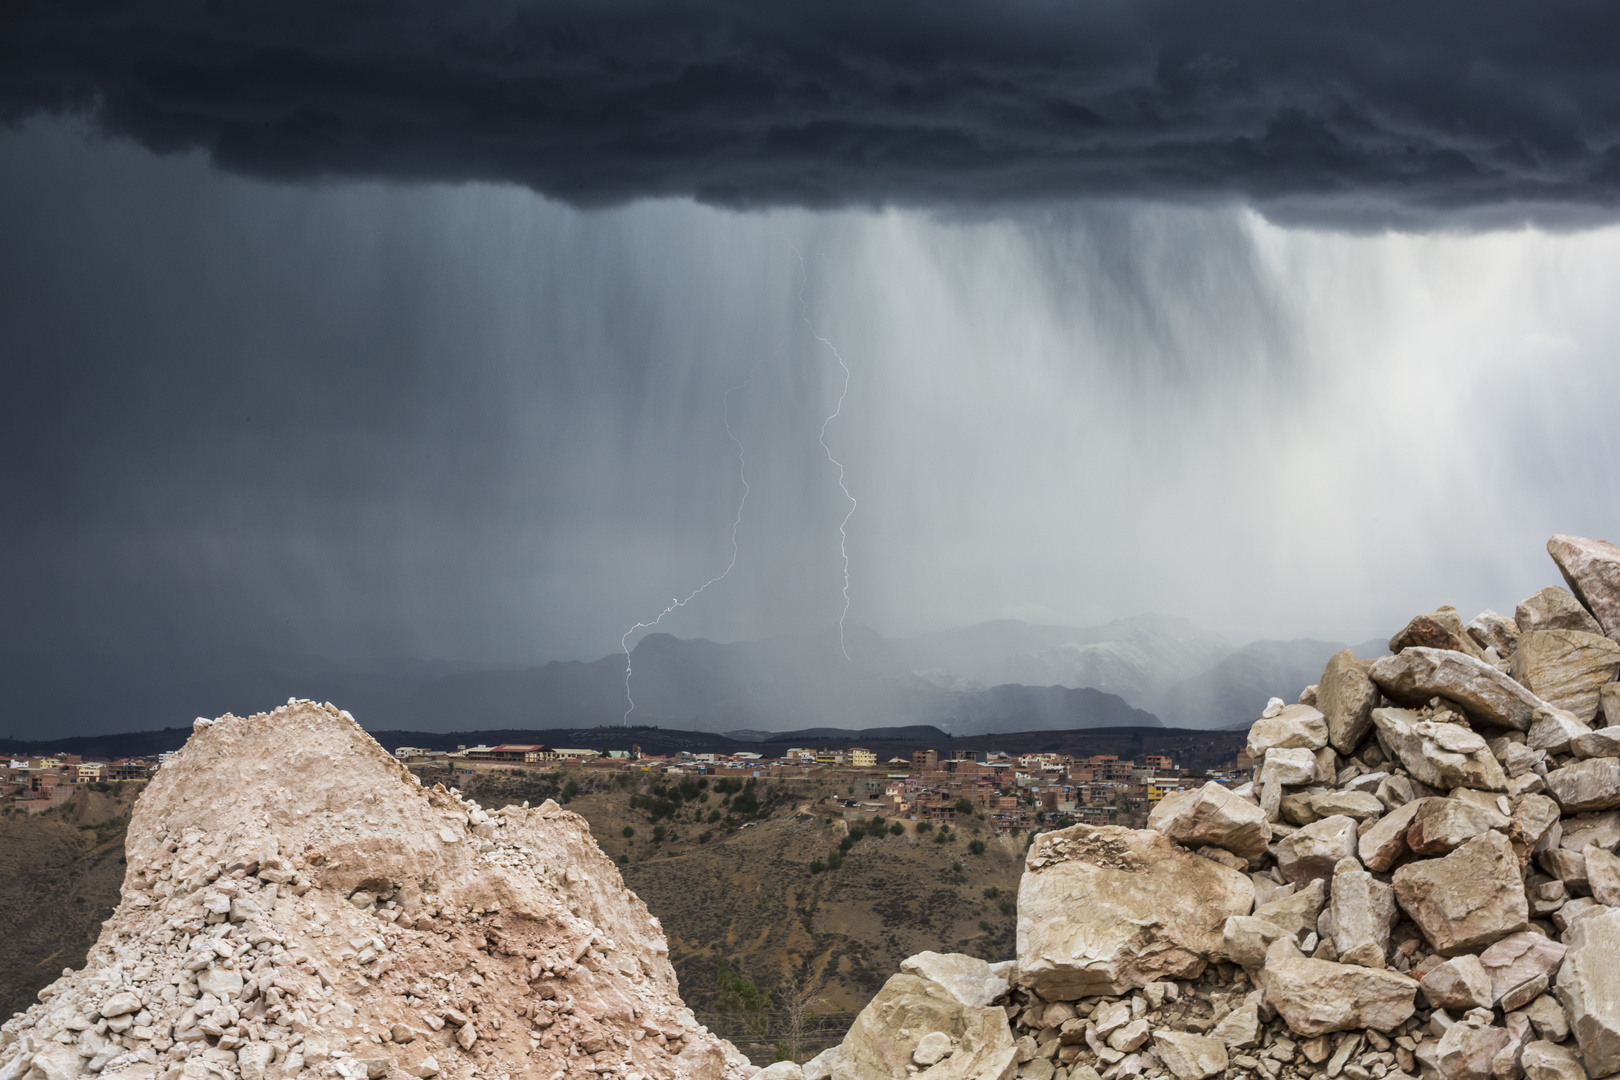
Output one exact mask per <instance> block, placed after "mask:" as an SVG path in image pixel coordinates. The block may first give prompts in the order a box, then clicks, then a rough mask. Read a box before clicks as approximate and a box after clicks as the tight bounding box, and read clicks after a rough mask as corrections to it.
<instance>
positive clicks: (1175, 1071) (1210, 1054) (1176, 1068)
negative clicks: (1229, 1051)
mask: <svg viewBox="0 0 1620 1080" xmlns="http://www.w3.org/2000/svg"><path fill="white" fill-rule="evenodd" d="M1153 1052H1154V1053H1155V1054H1157V1055H1158V1057H1159V1060H1160V1061H1161V1062H1163V1064H1164V1067H1165V1068H1166V1069H1169V1070H1170V1074H1171V1075H1172V1076H1174V1077H1175V1078H1176V1080H1205V1077H1209V1076H1214V1075H1216V1074H1217V1073H1223V1072H1225V1071H1226V1067H1227V1059H1226V1046H1225V1044H1224V1043H1222V1042H1221V1041H1220V1040H1219V1039H1211V1038H1206V1037H1205V1036H1202V1035H1192V1034H1189V1033H1187V1032H1183V1031H1173V1030H1170V1029H1168V1028H1160V1029H1159V1030H1157V1031H1155V1032H1154V1033H1153Z"/></svg>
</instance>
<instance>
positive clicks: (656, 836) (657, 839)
mask: <svg viewBox="0 0 1620 1080" xmlns="http://www.w3.org/2000/svg"><path fill="white" fill-rule="evenodd" d="M668 835H669V830H668V829H666V828H664V827H663V826H662V825H655V826H653V843H655V844H662V843H663V842H664V837H666V836H668Z"/></svg>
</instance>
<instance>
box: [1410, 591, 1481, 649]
mask: <svg viewBox="0 0 1620 1080" xmlns="http://www.w3.org/2000/svg"><path fill="white" fill-rule="evenodd" d="M1413 646H1423V647H1426V648H1430V649H1454V650H1456V651H1457V652H1464V653H1467V654H1468V655H1470V656H1480V655H1483V653H1484V650H1483V649H1481V648H1480V646H1479V642H1477V641H1475V640H1474V639H1473V638H1472V637H1471V636H1470V635H1469V633H1468V631H1467V630H1466V629H1465V628H1464V627H1463V622H1462V616H1460V615H1458V614H1457V609H1456V608H1454V607H1452V606H1451V605H1450V604H1447V605H1446V606H1445V607H1441V608H1436V609H1435V610H1434V611H1432V612H1430V613H1429V614H1427V615H1419V616H1418V617H1417V618H1415V619H1413V620H1412V621H1411V622H1409V623H1407V624H1406V626H1405V627H1404V628H1403V629H1402V630H1401V632H1400V633H1398V634H1396V635H1395V636H1394V637H1392V638H1390V639H1389V651H1390V652H1392V653H1398V652H1400V651H1401V650H1402V649H1410V648H1412V647H1413Z"/></svg>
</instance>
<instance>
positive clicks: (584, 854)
mask: <svg viewBox="0 0 1620 1080" xmlns="http://www.w3.org/2000/svg"><path fill="white" fill-rule="evenodd" d="M334 777H341V783H335V782H334ZM474 829H481V830H483V833H484V834H485V835H483V836H481V837H480V838H479V843H478V844H476V845H475V844H472V843H468V842H465V841H466V840H467V839H468V838H469V837H473V836H474V835H476V834H475V833H474V832H473V830H474ZM446 833H448V834H450V835H451V837H452V838H453V839H454V840H455V842H454V843H446V842H445V841H444V840H443V839H442V837H443V835H444V834H446ZM126 858H127V860H128V865H127V870H126V874H125V879H124V884H123V902H122V903H121V904H120V905H119V907H118V909H117V910H116V911H115V912H114V914H113V916H112V917H111V918H110V919H108V921H107V922H106V924H105V925H104V926H103V928H102V932H101V936H100V938H99V940H98V941H97V943H96V944H95V946H93V947H92V949H91V950H90V953H89V956H88V958H87V962H86V965H85V967H84V969H83V970H81V971H78V972H74V973H72V974H70V975H66V976H64V977H63V978H62V979H60V980H58V981H57V982H56V983H55V984H53V987H52V988H47V989H50V990H51V993H49V994H46V995H45V996H44V1000H42V1001H41V1003H40V1004H39V1005H37V1006H35V1007H34V1008H33V1009H31V1010H30V1011H29V1014H28V1015H27V1016H26V1017H24V1018H23V1022H26V1023H28V1024H30V1025H31V1029H30V1030H31V1031H32V1033H33V1034H32V1037H34V1038H38V1039H41V1040H44V1041H51V1040H53V1039H54V1037H55V1036H56V1035H57V1034H58V1033H62V1032H63V1031H64V1030H65V1026H66V1025H67V1024H68V1023H70V1022H73V1021H75V1020H76V1018H78V1017H79V1015H80V1011H81V1009H83V1008H84V1007H85V1006H86V1005H88V1004H89V1003H92V1002H94V1001H99V1000H102V999H103V998H105V999H106V1001H105V1002H104V1004H105V1005H106V1006H107V1007H109V1008H112V1009H114V1010H117V1009H119V1008H122V1007H123V1005H125V1004H127V1001H125V1000H120V999H119V995H120V994H123V993H129V994H134V995H136V996H137V997H139V998H140V1000H141V1001H142V1002H143V1003H144V1006H143V1008H142V1009H141V1010H140V1013H146V1012H150V1013H151V1017H150V1023H148V1022H147V1021H146V1020H139V1019H138V1017H139V1015H140V1014H139V1013H137V1014H133V1015H132V1014H130V1013H124V1014H123V1015H122V1016H121V1017H120V1018H117V1019H115V1020H114V1021H111V1022H110V1023H109V1025H108V1028H107V1029H106V1030H107V1033H108V1035H111V1036H115V1037H116V1038H118V1039H119V1041H118V1042H114V1041H112V1039H103V1037H102V1036H100V1035H98V1036H97V1038H98V1039H103V1042H102V1044H101V1045H99V1046H97V1047H95V1048H94V1049H93V1052H94V1054H95V1056H94V1057H93V1058H91V1059H90V1060H88V1061H83V1059H80V1058H79V1056H78V1054H79V1048H78V1047H63V1048H62V1049H64V1050H66V1051H68V1052H69V1053H71V1054H72V1055H73V1065H74V1069H73V1072H72V1075H75V1076H76V1075H77V1074H78V1072H79V1071H80V1069H81V1062H82V1068H83V1069H89V1070H93V1071H98V1072H99V1073H100V1075H101V1076H102V1077H103V1078H104V1080H157V1077H158V1076H159V1075H163V1076H167V1077H168V1078H169V1080H203V1078H204V1077H205V1076H207V1075H208V1074H209V1073H210V1072H212V1073H213V1074H215V1075H221V1076H225V1077H233V1078H234V1077H236V1076H241V1077H242V1080H281V1078H283V1077H286V1078H289V1080H290V1078H293V1077H298V1076H303V1077H305V1078H306V1080H315V1078H317V1077H320V1078H321V1080H340V1078H346V1080H381V1078H383V1077H385V1076H392V1077H394V1078H395V1080H402V1078H404V1077H417V1078H426V1077H432V1076H436V1075H440V1074H443V1075H444V1076H446V1077H453V1078H455V1080H468V1078H469V1077H470V1075H471V1071H472V1070H473V1069H474V1068H475V1067H476V1068H477V1069H480V1070H487V1072H486V1073H485V1075H504V1074H510V1075H513V1076H518V1075H533V1076H543V1077H549V1076H552V1075H554V1074H559V1073H562V1072H564V1071H566V1070H572V1069H573V1068H574V1066H575V1064H576V1063H577V1062H579V1061H580V1060H581V1059H580V1058H579V1057H578V1056H577V1055H574V1054H571V1049H572V1048H573V1047H575V1046H578V1047H580V1048H582V1049H585V1050H588V1052H589V1053H591V1054H594V1055H597V1058H596V1062H597V1063H599V1064H601V1065H603V1066H607V1065H609V1064H610V1063H609V1061H608V1058H609V1057H611V1059H612V1061H611V1067H612V1070H613V1071H617V1072H619V1073H620V1074H621V1075H623V1074H625V1073H628V1072H630V1071H636V1072H640V1073H642V1075H644V1076H665V1077H673V1076H676V1075H680V1074H685V1075H687V1076H703V1077H715V1078H724V1080H742V1078H743V1077H744V1076H745V1075H746V1074H747V1073H748V1072H750V1071H751V1070H750V1067H749V1064H748V1060H747V1058H746V1057H744V1056H743V1055H741V1054H740V1053H738V1052H737V1050H736V1049H735V1048H734V1047H732V1046H731V1045H730V1044H729V1043H726V1042H724V1041H722V1040H720V1039H718V1038H716V1037H715V1036H713V1035H711V1034H709V1033H708V1032H707V1031H706V1030H703V1029H701V1028H700V1027H699V1026H698V1025H697V1024H696V1023H695V1022H694V1021H693V1018H692V1014H691V1013H690V1012H689V1011H687V1010H686V1008H685V1006H684V1005H683V1004H682V1003H681V1000H680V996H679V994H678V991H677V988H676V981H675V972H674V969H673V968H672V967H671V966H670V963H669V959H668V946H667V944H666V943H665V941H664V937H663V933H662V931H661V930H660V928H659V926H658V923H657V920H655V919H653V918H652V916H651V914H650V913H649V912H648V911H647V908H646V906H645V905H644V904H643V903H642V902H641V901H640V900H639V899H638V898H637V897H636V896H635V895H634V894H633V893H631V892H629V890H627V889H626V888H625V887H624V884H623V881H622V879H621V878H620V877H619V873H618V869H617V867H616V866H615V865H614V864H613V863H612V862H611V861H609V860H608V858H607V857H606V856H605V855H603V854H602V852H601V850H600V849H599V848H598V847H597V845H596V844H595V842H594V841H593V840H592V839H591V836H590V830H589V828H588V826H587V825H586V823H585V820H584V819H583V818H581V817H579V816H578V815H576V814H572V813H568V812H556V813H552V814H550V815H542V814H541V813H539V812H538V811H533V810H528V809H525V808H521V807H516V806H512V807H507V808H505V809H504V810H502V811H500V812H498V813H495V814H489V813H486V812H485V811H483V810H482V809H481V808H478V807H476V806H474V805H472V804H470V803H468V802H466V801H464V800H462V799H461V798H459V797H458V796H456V795H455V794H453V793H451V792H448V791H445V790H443V789H442V788H435V789H433V790H428V789H424V788H423V787H422V786H421V784H420V783H419V782H418V781H417V780H416V778H415V777H413V776H412V775H411V774H410V773H409V772H408V771H407V770H406V769H405V768H404V766H402V765H400V764H399V763H398V762H396V761H395V760H394V759H393V757H392V756H391V755H389V754H388V753H387V752H386V751H385V750H383V749H382V748H381V747H380V746H378V745H377V744H376V742H375V741H374V740H373V739H372V738H371V737H370V736H369V735H367V734H366V733H365V732H364V731H362V730H361V729H360V728H359V726H358V725H356V724H355V723H354V721H353V720H352V719H350V718H349V717H348V716H347V715H346V714H342V713H339V712H338V711H337V710H336V709H334V708H332V707H330V706H321V705H316V704H314V703H311V702H294V703H292V704H289V705H288V706H286V707H284V708H280V709H277V710H275V712H273V713H269V714H264V715H259V716H253V717H248V718H237V717H231V716H227V717H223V718H221V719H220V720H218V721H215V722H209V723H199V724H197V725H195V727H194V734H193V735H192V737H191V739H190V741H189V742H188V743H187V744H186V746H185V747H184V748H183V749H182V750H181V751H180V752H179V753H178V754H176V755H175V756H174V757H173V758H172V759H171V760H169V761H168V762H166V763H165V764H164V766H163V768H162V769H161V770H159V771H158V773H157V774H156V775H155V776H154V777H153V779H152V781H151V782H150V784H149V785H148V786H147V788H146V790H145V792H144V793H143V794H142V795H141V798H140V800H139V801H138V802H137V803H136V805H135V811H134V815H133V818H132V819H131V821H130V824H129V828H128V831H127V838H126ZM357 893H366V894H369V897H357ZM351 898H357V899H361V900H363V901H364V903H363V905H362V906H356V904H355V902H354V900H353V899H351ZM233 919H240V921H232V920H233ZM419 926H420V927H422V928H420V929H419V928H418V927H419ZM542 961H543V962H542ZM474 974H477V975H478V978H479V979H480V980H482V985H481V986H478V985H476V984H474V983H471V982H469V981H468V979H469V977H470V976H472V975H474ZM193 980H194V981H193ZM177 989H178V990H181V991H182V992H183V993H182V994H181V995H179V996H176V995H175V994H174V992H175V991H176V990H177ZM109 990H111V991H113V992H112V993H108V992H107V991H109ZM451 994H454V995H455V998H456V1000H457V1002H458V1004H461V1007H463V1008H467V1009H468V1010H469V1011H468V1013H462V1014H460V1018H461V1022H460V1023H456V1024H454V1025H451V1024H447V1023H446V1022H445V1020H444V1019H442V1018H441V1017H440V1016H439V1015H433V1016H432V1019H433V1023H428V1022H427V1017H426V1016H425V1015H424V1013H423V1011H422V1009H423V1007H422V1005H421V1001H422V999H424V998H425V999H427V1000H429V1001H431V1000H433V999H434V998H435V997H436V998H438V1000H439V1001H441V1002H444V1001H448V1000H449V995H451ZM165 995H167V996H165ZM199 995H200V1001H201V1002H202V1003H204V1005H203V1011H201V1012H199V1011H198V1009H197V1008H195V1007H193V1006H195V1005H197V1004H198V1002H199ZM563 1001H566V1002H567V1003H568V1004H569V1006H570V1011H568V1012H562V1011H560V1006H561V1005H562V1004H563ZM462 1003H465V1004H462ZM216 1006H218V1007H217V1008H216ZM261 1006H263V1009H264V1011H258V1012H256V1014H255V1018H253V1019H251V1020H250V1021H249V1022H246V1023H242V1024H240V1026H239V1024H238V1021H239V1019H240V1018H244V1017H247V1016H248V1014H249V1013H250V1010H259V1009H260V1007H261ZM552 1009H557V1010H558V1011H551V1010H552ZM210 1010H212V1011H210ZM444 1011H445V1013H446V1015H449V1014H450V1013H454V1012H455V1011H456V1010H454V1009H447V1010H444ZM469 1014H470V1015H469ZM997 1015H998V1016H1000V1017H1003V1021H1002V1022H1003V1026H1005V1019H1004V1014H1003V1013H1001V1012H1000V1011H999V1010H998V1011H997ZM530 1017H544V1018H545V1019H546V1020H547V1021H549V1023H547V1024H545V1025H544V1030H545V1032H546V1034H545V1038H544V1040H537V1042H539V1045H534V1046H531V1041H530V1038H529V1034H528V1032H529V1031H530V1030H531V1028H530V1026H529V1024H528V1023H526V1022H525V1021H526V1020H527V1019H528V1018H530ZM132 1019H133V1020H136V1021H137V1022H135V1023H134V1024H133V1026H130V1027H127V1028H126V1029H125V1031H124V1033H123V1034H122V1035H117V1029H116V1028H115V1027H114V1026H113V1025H114V1024H119V1025H122V1024H123V1022H124V1021H125V1020H132ZM537 1023H538V1021H537ZM361 1024H364V1025H365V1027H364V1028H363V1029H361V1028H360V1025H361ZM424 1024H426V1025H427V1026H428V1027H434V1026H435V1024H436V1025H437V1028H438V1029H440V1030H438V1031H437V1032H436V1034H435V1036H434V1037H433V1041H432V1045H431V1054H430V1053H429V1052H428V1049H429V1048H428V1047H427V1046H426V1045H425V1044H426V1043H427V1041H428V1040H427V1038H426V1037H425V1036H424V1037H422V1038H409V1039H407V1040H405V1041H400V1040H398V1039H396V1038H395V1037H394V1033H395V1031H396V1030H403V1031H405V1032H407V1034H408V1033H409V1032H410V1031H411V1030H413V1029H416V1028H419V1027H420V1026H422V1025H424ZM361 1030H365V1031H369V1032H375V1033H378V1036H379V1037H380V1039H381V1041H380V1042H375V1043H374V1042H371V1041H366V1042H364V1043H361V1042H360V1041H358V1040H356V1042H354V1043H351V1042H350V1037H351V1036H352V1035H358V1034H359V1033H360V1031H361ZM160 1031H161V1033H162V1035H161V1039H162V1040H163V1042H164V1043H167V1041H168V1039H169V1037H170V1036H171V1035H172V1036H173V1037H174V1038H173V1041H174V1049H172V1050H168V1051H167V1053H166V1055H165V1056H164V1057H162V1058H161V1060H159V1059H155V1058H154V1057H153V1056H152V1055H153V1051H152V1050H151V1049H149V1048H148V1049H146V1050H145V1051H144V1053H146V1054H147V1055H148V1057H147V1058H146V1059H144V1060H143V1059H141V1058H139V1057H138V1054H139V1053H142V1052H143V1051H141V1050H138V1049H137V1044H144V1043H147V1042H148V1041H149V1040H155V1039H156V1038H157V1037H158V1033H159V1032H160ZM145 1032H151V1034H150V1035H147V1034H144V1033H145ZM649 1033H652V1034H653V1035H654V1036H655V1037H652V1038H647V1037H645V1036H646V1035H647V1034H649ZM458 1036H459V1041H457V1039H458ZM475 1036H476V1039H475V1038H474V1037H475ZM615 1036H617V1041H615ZM637 1036H641V1037H639V1038H638V1037H637ZM227 1039H228V1040H229V1041H227ZM214 1040H218V1042H219V1043H220V1045H218V1046H215V1045H211V1043H212V1042H213V1041H214ZM299 1040H301V1041H299ZM6 1042H7V1040H6V1039H5V1038H4V1037H0V1071H3V1070H4V1068H5V1067H6V1066H7V1064H8V1060H7V1059H8V1058H10V1057H14V1056H15V1055H14V1054H13V1052H12V1049H11V1048H10V1047H7V1046H6V1045H5V1044H6ZM125 1043H127V1045H124V1044H125ZM51 1045H53V1046H55V1045H59V1044H57V1043H55V1042H51ZM469 1047H470V1050H471V1052H470V1053H469V1052H468V1049H467V1048H469ZM272 1053H273V1055H274V1056H273V1057H272V1056H271V1055H272ZM435 1059H437V1060H435ZM441 1062H442V1063H443V1067H442V1068H441V1065H440V1063H441ZM158 1065H161V1071H159V1070H158V1068H157V1066H158ZM35 1066H36V1067H38V1061H37V1060H36V1061H35ZM46 1071H48V1070H46ZM604 1071H607V1070H606V1069H604ZM58 1080H71V1078H70V1076H69V1075H68V1074H67V1073H65V1072H64V1074H63V1075H62V1076H61V1077H59V1078H58Z"/></svg>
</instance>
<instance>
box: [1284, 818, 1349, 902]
mask: <svg viewBox="0 0 1620 1080" xmlns="http://www.w3.org/2000/svg"><path fill="white" fill-rule="evenodd" d="M1355 857H1356V820H1355V818H1350V817H1345V816H1343V815H1336V816H1334V817H1325V818H1322V819H1321V820H1320V821H1313V822H1311V823H1310V824H1309V825H1307V826H1305V827H1304V828H1302V829H1299V830H1296V831H1295V832H1292V833H1289V834H1288V835H1287V836H1285V837H1283V838H1282V839H1281V840H1279V841H1277V869H1278V870H1279V871H1280V872H1281V873H1282V876H1283V880H1284V881H1288V882H1292V883H1293V884H1295V885H1303V884H1305V883H1306V882H1308V881H1312V880H1314V879H1316V878H1329V877H1332V876H1333V869H1334V867H1336V866H1338V865H1339V861H1340V860H1341V859H1350V860H1351V861H1354V860H1355Z"/></svg>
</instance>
